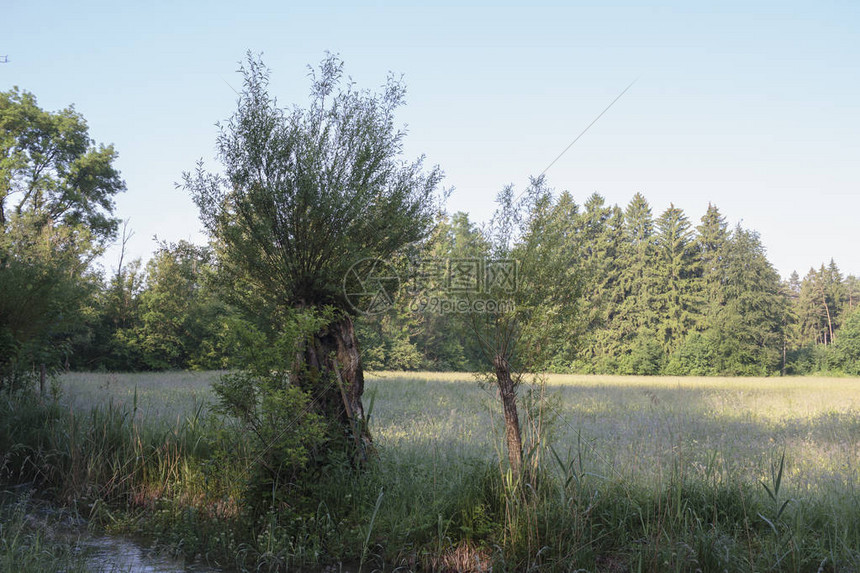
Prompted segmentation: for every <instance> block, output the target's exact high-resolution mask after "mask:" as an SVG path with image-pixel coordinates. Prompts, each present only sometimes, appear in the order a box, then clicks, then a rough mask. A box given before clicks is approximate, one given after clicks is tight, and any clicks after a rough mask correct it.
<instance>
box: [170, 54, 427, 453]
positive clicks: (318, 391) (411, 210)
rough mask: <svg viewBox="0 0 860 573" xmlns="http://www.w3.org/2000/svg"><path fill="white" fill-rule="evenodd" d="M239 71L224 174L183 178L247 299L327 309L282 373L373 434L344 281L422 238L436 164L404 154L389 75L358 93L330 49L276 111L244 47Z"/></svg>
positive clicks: (328, 412)
mask: <svg viewBox="0 0 860 573" xmlns="http://www.w3.org/2000/svg"><path fill="white" fill-rule="evenodd" d="M240 71H241V73H242V74H243V76H244V88H243V90H242V93H241V94H240V96H239V100H238V107H237V109H236V111H235V113H234V114H233V116H232V117H231V118H230V119H229V120H228V121H226V122H225V123H222V124H219V127H220V133H219V136H218V140H217V150H218V157H219V159H220V161H221V162H222V163H223V173H222V174H213V173H209V172H207V171H205V170H204V168H203V166H202V164H198V167H197V170H196V172H195V173H186V174H185V175H184V185H183V187H184V188H185V189H187V190H188V191H190V192H191V194H192V196H193V198H194V201H195V202H196V204H197V206H198V207H199V209H200V216H201V219H202V221H203V223H204V225H205V227H206V229H207V230H208V232H209V233H210V234H211V236H212V238H213V239H214V240H215V242H216V244H217V245H218V252H219V264H220V269H221V270H222V271H223V272H227V273H230V274H231V275H232V276H234V277H235V278H236V280H237V284H241V285H244V286H243V288H244V289H245V290H246V291H250V292H252V293H253V296H251V297H250V299H251V300H257V301H258V302H259V303H260V304H261V305H262V308H265V309H274V310H275V311H276V313H277V314H278V315H280V316H289V315H290V313H295V312H297V311H299V312H301V311H313V310H320V309H327V314H326V316H328V317H329V318H328V319H327V320H326V322H325V324H324V326H322V327H321V328H320V329H318V330H317V331H315V332H313V333H311V334H310V335H309V336H308V337H307V338H306V339H305V340H304V341H302V342H301V343H300V344H299V347H298V348H296V349H295V356H294V357H288V358H289V360H290V361H291V364H292V366H291V368H290V372H289V376H288V379H289V382H288V383H289V384H291V385H293V386H297V387H299V388H301V389H302V390H304V391H305V392H307V393H308V394H309V397H310V400H311V402H310V403H311V404H312V405H314V408H315V413H317V414H319V415H321V416H322V417H323V418H325V419H326V420H328V421H329V422H332V423H334V424H335V425H338V424H339V425H340V426H341V427H342V428H343V429H344V430H345V432H346V433H347V434H348V435H353V436H354V437H355V438H356V442H358V441H359V437H360V438H362V439H363V440H364V441H365V442H367V441H369V434H368V433H367V430H366V425H364V424H363V423H361V422H362V420H363V417H364V408H363V405H362V402H361V396H362V392H363V389H364V378H363V371H362V362H361V354H360V352H359V347H358V342H357V340H356V337H355V331H354V328H353V320H352V317H353V316H354V315H355V312H356V311H355V310H354V309H353V308H352V306H351V305H350V303H349V300H348V299H347V296H346V293H345V292H344V287H343V285H344V277H345V276H346V274H347V272H348V271H349V269H350V268H351V267H352V266H353V265H354V264H355V263H356V262H358V261H362V260H366V259H381V260H385V259H387V258H389V257H391V256H392V254H393V253H395V252H396V251H397V250H398V249H401V248H402V247H404V246H405V245H408V244H410V243H413V242H415V241H418V240H421V239H423V238H424V237H426V236H427V234H428V233H429V232H430V230H431V227H432V224H433V220H434V215H435V213H436V197H437V194H436V189H437V187H438V185H439V182H440V180H441V177H442V174H441V171H440V170H439V169H438V167H434V168H431V169H427V170H425V168H424V165H423V157H420V158H418V159H416V160H412V161H407V160H405V159H404V158H403V150H402V143H403V138H404V131H403V129H402V128H400V127H398V126H397V125H396V124H395V111H396V110H397V108H399V107H400V106H401V105H403V103H404V95H405V87H404V85H403V83H402V82H401V81H400V80H399V79H397V78H395V77H393V76H391V75H389V78H388V81H387V83H386V84H385V85H384V86H383V88H382V90H381V91H380V92H378V93H375V92H370V91H362V90H357V89H356V88H355V87H354V84H353V83H352V81H351V80H350V81H345V80H344V74H343V62H342V61H341V60H340V59H339V58H338V57H337V56H334V55H328V56H327V57H326V58H325V59H324V60H323V61H322V62H321V64H320V66H319V68H318V69H316V70H313V69H311V73H310V77H311V91H310V104H309V105H308V106H307V107H298V106H295V107H291V108H282V107H279V106H278V104H277V102H276V100H275V99H274V98H273V97H272V96H271V95H270V94H269V89H268V88H269V75H270V72H269V69H268V68H267V67H266V66H265V65H264V64H263V63H262V61H261V60H260V59H259V58H257V57H254V56H252V55H251V54H249V55H248V57H247V59H246V62H245V64H244V65H243V66H242V67H241V69H240ZM265 312H268V310H267V311H265ZM274 326H275V327H276V328H277V325H274ZM356 432H358V433H360V436H359V435H358V434H357V433H356Z"/></svg>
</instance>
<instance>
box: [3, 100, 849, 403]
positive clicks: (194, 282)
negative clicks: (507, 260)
mask: <svg viewBox="0 0 860 573" xmlns="http://www.w3.org/2000/svg"><path fill="white" fill-rule="evenodd" d="M0 127H2V130H3V133H4V134H5V137H4V138H3V139H2V140H0V386H3V385H4V384H7V383H8V384H14V383H15V381H16V380H17V379H19V378H22V377H23V378H26V377H31V376H32V375H33V373H34V372H38V371H41V372H45V371H46V370H56V369H62V368H73V369H81V370H94V369H95V370H98V369H104V370H111V371H134V370H163V369H185V368H199V369H217V368H233V367H241V365H243V364H247V363H248V360H249V359H253V356H254V353H255V352H258V351H259V349H260V348H261V347H263V346H265V345H267V344H270V342H271V340H273V339H275V338H276V337H275V334H276V332H275V330H274V329H275V327H274V326H273V324H274V323H275V322H276V321H273V320H271V318H272V312H273V311H272V308H276V307H277V305H278V304H279V301H276V300H269V299H265V298H261V297H260V296H258V295H259V293H257V292H255V290H254V289H255V288H256V287H255V286H253V285H251V284H245V283H243V282H242V281H238V282H237V281H232V282H231V281H230V279H228V278H227V277H229V276H231V275H230V273H229V272H223V271H226V269H219V264H223V260H224V259H225V257H223V256H222V257H219V253H218V249H219V245H218V244H217V243H215V242H213V244H212V245H211V246H207V247H200V246H195V245H192V244H190V243H187V242H179V243H177V244H167V243H164V244H160V245H159V246H158V249H157V250H156V252H155V253H154V255H153V257H152V259H151V260H150V261H149V262H148V263H147V264H146V265H145V266H144V265H143V264H142V263H141V262H140V261H132V262H123V261H122V260H121V261H120V263H119V265H118V267H119V268H118V269H117V270H116V271H115V272H112V273H110V274H109V275H106V274H104V273H100V272H98V271H96V270H95V267H94V265H93V261H94V260H95V259H96V258H97V257H98V256H99V255H101V254H103V253H104V249H105V247H106V245H108V244H110V243H111V242H112V241H115V240H117V235H118V231H119V223H120V220H119V219H118V218H117V217H115V216H114V197H115V195H116V194H117V193H120V192H122V191H124V189H125V183H124V181H123V180H122V179H121V178H120V174H119V172H118V171H117V170H116V169H115V167H114V161H115V159H116V156H117V154H116V152H115V150H114V149H113V147H112V146H104V145H96V144H95V142H93V141H92V140H91V139H90V137H89V132H88V126H87V124H86V121H85V120H84V118H83V117H82V116H81V115H80V114H78V113H77V112H76V111H75V110H74V108H72V107H69V108H67V109H64V110H61V111H58V112H49V111H45V110H42V109H41V108H39V107H38V105H37V103H36V98H35V97H34V96H33V95H32V94H30V93H28V92H25V91H19V90H17V89H13V90H11V91H8V92H0ZM535 185H537V187H534V186H535ZM543 185H544V181H543V179H539V180H534V181H533V182H532V190H534V189H537V188H538V187H540V188H543ZM506 197H507V199H508V200H509V201H511V200H513V199H515V197H514V193H513V190H512V188H507V189H505V190H504V191H503V192H502V193H501V194H500V197H499V198H500V206H501V205H502V204H503V200H504V199H505V198H506ZM531 197H534V198H535V199H534V202H533V204H529V203H528V202H529V201H531V200H532V199H530V198H531ZM537 198H541V199H537ZM516 199H518V200H519V199H522V200H524V201H525V203H524V204H523V205H521V207H522V208H521V209H520V208H517V209H513V210H511V209H508V210H505V209H501V208H500V210H499V211H497V213H496V216H495V218H494V219H493V221H491V223H490V224H488V225H486V226H485V227H479V226H478V225H476V224H475V223H474V222H472V221H470V220H469V217H468V215H466V214H464V213H455V214H453V215H440V216H439V217H438V220H437V221H436V225H435V230H434V232H433V233H431V235H430V236H429V237H426V238H425V239H423V240H422V241H421V242H420V243H419V244H414V245H412V246H411V247H410V248H409V249H408V252H404V253H403V255H402V257H401V258H400V259H399V260H390V261H384V263H385V264H386V265H389V266H391V268H392V269H393V272H394V274H395V275H397V276H398V277H399V278H400V279H401V280H400V288H399V289H397V290H396V292H392V293H388V292H386V293H384V294H385V295H386V296H385V297H383V298H385V301H386V302H387V303H388V304H387V305H386V308H385V312H382V313H372V314H366V313H365V314H361V313H358V315H359V316H358V318H357V321H356V329H357V332H358V337H359V342H360V344H361V345H362V352H363V360H364V363H365V365H366V366H367V367H369V368H371V369H382V368H385V369H407V370H408V369H432V370H464V371H468V370H481V369H483V368H484V367H485V366H486V364H487V362H486V358H487V357H485V356H482V352H483V350H482V345H481V344H480V335H479V334H478V333H479V332H480V330H481V329H480V328H476V320H478V319H481V318H482V317H481V316H478V315H480V314H483V319H485V320H492V318H491V317H490V318H489V319H488V318H487V313H492V309H493V307H492V305H491V306H489V307H488V306H486V305H485V304H482V305H481V306H480V307H478V306H474V307H470V308H469V310H470V311H469V312H463V311H462V307H459V306H457V305H456V304H451V303H457V302H458V301H463V300H464V299H468V298H469V297H470V296H472V295H474V294H475V293H472V292H469V289H468V288H467V289H465V292H463V289H452V288H451V287H452V285H453V286H458V285H455V284H454V283H456V282H457V281H460V280H461V279H464V278H465V279H470V278H476V275H475V273H477V274H480V272H483V271H482V269H483V270H486V269H485V266H482V263H481V261H484V262H487V261H491V260H492V259H494V257H496V256H497V255H498V253H499V252H502V251H505V252H506V249H504V248H502V247H504V245H505V244H506V242H510V244H514V243H516V241H517V237H515V236H512V235H511V234H516V232H517V231H516V229H520V231H519V232H527V234H528V241H525V242H524V244H525V245H527V247H528V248H527V252H525V253H524V256H525V255H527V256H526V257H525V259H524V260H523V261H519V262H520V263H522V268H520V269H519V270H520V272H521V273H522V276H521V277H520V278H521V279H525V280H521V281H520V282H519V284H516V282H515V283H514V284H512V285H510V286H511V287H512V288H530V287H528V286H527V285H533V286H532V287H531V288H532V290H535V292H537V290H541V289H535V287H534V285H546V284H548V283H552V284H555V283H559V284H558V288H551V289H548V290H547V292H552V293H554V294H553V296H556V297H561V298H563V299H564V301H560V300H556V301H549V300H547V301H541V300H538V299H539V297H538V296H535V297H528V296H527V297H522V296H520V297H513V298H516V299H517V300H519V301H520V303H521V304H523V301H526V302H525V304H529V305H534V306H535V308H534V309H529V311H528V312H526V314H528V315H531V316H542V319H541V320H543V321H544V322H545V326H546V328H545V331H546V332H552V333H553V336H552V342H551V343H541V344H544V348H541V349H535V348H533V349H528V348H522V349H518V351H519V352H532V353H534V352H537V351H539V352H538V353H539V354H540V355H541V356H542V357H543V356H549V357H550V358H549V359H544V358H541V364H540V367H541V368H545V369H549V370H555V371H560V372H588V373H613V374H614V373H617V374H676V375H687V374H689V375H721V374H724V375H771V374H777V373H786V374H804V373H812V372H834V373H847V374H860V313H858V312H857V311H856V309H857V306H858V304H860V287H858V281H857V278H856V277H854V276H847V277H845V276H843V275H842V273H841V272H840V270H839V268H838V267H837V265H836V263H835V262H833V261H831V262H830V263H829V264H823V265H821V266H820V267H819V268H818V269H817V270H816V269H814V268H813V269H810V270H809V272H808V273H807V274H806V275H805V276H804V277H803V278H802V279H801V278H800V276H799V275H798V274H797V273H794V274H792V276H791V277H790V278H789V279H788V280H786V281H782V280H780V277H779V276H778V274H777V272H776V271H775V270H774V268H773V266H772V265H771V264H770V262H768V260H767V257H766V253H765V250H764V248H763V247H762V244H761V241H760V238H759V236H758V234H757V233H756V232H755V231H752V230H749V229H744V228H743V227H741V226H739V225H738V226H735V227H730V226H729V224H728V223H727V221H726V220H725V218H724V217H723V216H722V215H721V214H720V212H719V210H718V209H717V207H716V206H713V205H711V206H709V208H708V209H707V211H706V213H705V214H704V215H703V216H702V217H701V219H699V220H697V221H691V220H690V219H689V218H688V216H687V215H686V214H685V213H684V212H683V211H682V210H681V209H678V208H676V207H674V206H671V207H669V208H668V209H666V210H665V211H664V212H663V213H662V214H660V215H659V216H657V217H655V216H654V214H653V213H652V210H651V208H650V206H649V204H648V202H647V200H646V199H645V197H644V196H642V195H641V194H636V195H635V196H634V197H633V199H632V200H631V201H630V203H629V204H628V205H627V206H625V207H624V208H623V209H622V208H621V207H619V206H617V205H615V206H610V205H607V204H606V202H605V200H604V199H603V198H602V197H601V196H599V195H597V194H594V195H592V196H590V197H588V198H587V200H586V201H585V202H584V203H583V204H581V205H580V204H578V203H577V202H576V201H575V200H574V198H573V196H572V195H571V194H569V193H566V192H565V193H557V194H553V193H543V192H541V193H535V194H527V195H525V196H523V195H522V194H518V196H517V197H516ZM515 202H517V201H515ZM506 213H507V214H506ZM365 215H367V214H366V213H365ZM360 216H362V214H361V213H360V212H358V211H356V212H355V213H353V214H351V215H350V217H352V218H353V219H346V221H351V222H352V223H354V222H355V220H356V219H355V218H356V217H360ZM506 217H507V218H511V217H514V218H516V217H524V218H525V219H524V220H522V221H513V220H506ZM332 224H334V223H332ZM339 224H344V221H341V222H340V223H339ZM356 228H360V231H361V233H363V234H362V235H361V236H367V237H376V234H378V233H383V232H385V230H384V228H383V227H381V226H373V227H372V228H366V229H365V228H364V227H362V226H361V224H358V225H357V227H356ZM523 229H526V230H527V231H522V230H523ZM319 236H320V237H324V236H325V235H324V232H321V234H320V235H319ZM324 243H325V241H320V245H321V246H320V248H323V247H326V245H325V244H324ZM360 247H361V245H355V248H346V247H344V248H342V249H341V251H342V253H341V254H342V255H343V257H344V262H346V259H347V258H348V257H349V256H350V255H355V253H356V252H362V251H361V248H360ZM220 248H222V249H223V245H222V246H221V247H220ZM523 248H525V247H523ZM499 249H501V251H500V250H499ZM339 252H340V251H339ZM356 258H359V259H361V257H360V256H356ZM219 259H221V260H222V262H220V263H219ZM421 261H424V262H428V261H429V262H430V263H431V264H429V265H424V266H423V267H422V266H421ZM309 264H310V263H309ZM559 266H562V267H563V268H558V267H559ZM416 267H418V268H419V271H420V272H419V274H421V273H423V274H425V275H428V276H429V275H433V280H432V281H430V283H432V284H430V283H426V284H415V281H414V278H415V276H414V275H415V268H416ZM499 268H501V267H499ZM469 269H471V271H472V273H473V274H472V276H470V275H468V272H466V274H462V271H464V270H465V271H469ZM550 271H551V272H550ZM455 272H456V273H461V275H458V276H457V277H453V274H454V273H455ZM558 277H564V278H563V279H562V280H560V279H559V278H558ZM329 278H330V279H331V285H333V284H334V283H335V282H337V281H336V280H335V278H334V277H329ZM425 278H427V277H425ZM337 280H340V278H339V277H338V278H337ZM452 281H453V282H452ZM370 282H371V283H374V281H370ZM390 282H391V281H390V279H389V278H386V279H385V280H384V281H382V282H380V281H376V282H375V283H374V284H376V285H377V286H379V285H382V284H383V283H385V284H388V283H390ZM468 283H469V281H468V280H466V282H465V283H463V284H462V285H459V286H464V285H465V286H469V285H468ZM331 285H329V287H330V288H334V287H333V286H331ZM329 287H327V288H329ZM494 292H496V294H499V293H501V294H502V295H504V292H505V288H502V289H498V288H497V289H496V290H495V291H494ZM343 294H344V293H340V292H339V293H328V295H331V296H334V298H335V299H337V300H340V298H341V297H342V296H343ZM477 294H480V293H477ZM509 294H510V293H509ZM335 295H336V296H335ZM540 296H543V295H540ZM390 297H394V299H393V300H389V298H390ZM435 299H438V300H442V301H444V302H445V303H446V304H437V305H433V304H424V303H425V302H427V301H428V300H430V301H432V300H435ZM571 300H575V302H576V305H577V307H576V308H575V312H572V313H571V312H570V309H571V305H570V304H568V303H569V302H570V301H571ZM416 302H418V303H420V304H416ZM466 302H469V301H468V300H467V301H466ZM479 302H481V301H479ZM490 302H504V301H490ZM562 302H563V303H564V304H561V303H562ZM467 306H468V305H467ZM239 308H242V309H244V312H239V311H238V310H237V309H239ZM559 308H564V309H565V312H564V313H559V312H558V311H557V309H559ZM248 309H252V312H251V313H249V312H248ZM357 310H368V309H357ZM374 310H378V308H376V309H374ZM533 311H536V312H533ZM515 322H516V321H514V323H515ZM484 326H486V324H485V325H484ZM515 338H516V337H515ZM546 345H550V346H551V348H549V351H548V349H547V347H546ZM42 365H44V368H43V367H42Z"/></svg>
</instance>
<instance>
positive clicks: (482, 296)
mask: <svg viewBox="0 0 860 573" xmlns="http://www.w3.org/2000/svg"><path fill="white" fill-rule="evenodd" d="M404 272H405V274H406V280H405V284H406V290H405V295H406V296H405V297H401V298H399V299H398V295H399V294H400V293H399V288H400V286H401V281H400V276H399V275H398V273H397V271H396V270H395V268H394V267H393V266H392V265H391V264H390V263H388V262H386V261H383V260H380V259H362V260H360V261H358V262H357V263H355V264H354V265H353V266H352V267H351V268H350V269H349V271H348V272H347V274H346V276H345V277H344V294H345V295H346V298H347V301H349V303H350V305H351V306H352V308H353V309H354V310H355V311H357V312H359V313H361V314H367V315H374V314H381V313H383V312H386V311H388V310H389V309H391V308H392V307H393V306H394V305H395V304H396V302H395V301H398V302H399V303H400V304H405V305H407V306H408V308H409V310H410V311H412V312H420V313H425V314H450V313H500V312H510V311H513V310H514V308H515V305H514V301H513V297H512V296H511V295H513V293H515V292H516V290H517V282H518V279H519V275H518V273H519V265H518V263H517V261H516V260H514V259H483V258H423V259H415V260H412V261H410V262H409V265H408V268H407V269H406V270H405V271H404Z"/></svg>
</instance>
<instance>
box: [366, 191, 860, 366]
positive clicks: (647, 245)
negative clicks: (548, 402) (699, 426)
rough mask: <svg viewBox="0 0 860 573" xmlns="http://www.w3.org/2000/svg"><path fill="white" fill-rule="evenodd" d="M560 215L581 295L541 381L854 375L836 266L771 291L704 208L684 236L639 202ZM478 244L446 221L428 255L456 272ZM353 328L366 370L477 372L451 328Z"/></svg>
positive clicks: (407, 320) (859, 343)
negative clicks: (454, 263) (554, 377)
mask: <svg viewBox="0 0 860 573" xmlns="http://www.w3.org/2000/svg"><path fill="white" fill-rule="evenodd" d="M570 200H571V199H569V198H568V201H570ZM564 202H565V200H564V199H562V200H560V203H564ZM564 216H565V217H566V220H565V221H559V224H564V225H566V226H567V228H568V229H569V232H568V234H567V236H568V238H569V241H570V246H569V247H570V252H571V253H574V254H573V256H571V260H570V265H571V267H572V268H575V269H576V276H577V277H578V280H579V281H580V282H581V293H582V296H581V299H580V307H579V312H578V319H576V320H575V321H574V322H573V323H570V324H568V325H567V332H568V333H569V338H568V340H567V341H564V343H563V344H560V345H559V348H558V351H557V352H556V357H555V359H554V360H553V361H552V362H551V364H549V365H548V367H549V368H550V369H552V370H555V371H559V372H581V373H604V374H669V375H756V376H759V375H772V374H778V373H787V374H807V373H813V372H835V373H839V372H841V373H847V374H860V313H857V312H855V311H856V308H857V305H858V302H860V285H858V281H857V278H856V277H854V276H848V277H843V275H842V274H841V272H840V271H839V269H838V267H837V265H836V263H835V262H833V261H831V262H830V263H829V265H822V266H821V267H820V269H819V270H814V269H810V270H809V272H808V274H807V275H806V276H805V277H804V278H803V279H802V280H801V279H800V278H799V276H798V275H797V273H793V274H792V276H791V278H790V279H789V280H787V281H781V280H780V277H779V275H778V274H777V272H776V271H775V269H774V268H773V266H772V265H771V264H770V262H769V261H768V259H767V257H766V253H765V249H764V247H763V246H762V244H761V240H760V238H759V235H758V233H756V232H755V231H752V230H749V229H744V228H743V227H741V226H740V225H738V226H735V227H733V228H732V227H730V226H729V224H728V223H727V221H726V219H725V218H724V217H723V216H722V215H721V214H720V211H719V209H718V208H717V207H716V206H714V205H709V207H708V209H707V211H706V213H705V214H704V215H703V216H702V217H701V219H700V220H699V221H697V222H695V223H694V222H691V221H690V219H689V218H688V217H687V216H686V214H685V213H684V212H683V211H682V210H681V209H678V208H677V207H675V206H670V207H669V208H668V209H666V210H665V211H664V212H663V213H662V214H660V215H659V216H658V217H654V215H653V213H652V210H651V208H650V206H649V204H648V202H647V200H646V199H645V197H644V196H642V195H641V194H638V193H637V194H636V195H635V196H634V197H633V199H632V200H631V201H630V203H629V204H628V205H627V206H626V207H625V208H623V209H622V208H621V207H619V206H615V205H613V206H610V205H607V204H606V202H605V200H604V199H603V197H601V196H600V195H598V194H593V195H592V196H590V197H589V198H588V199H587V200H586V201H585V203H584V204H583V205H582V206H576V205H575V206H574V208H573V209H570V208H568V209H566V210H564ZM484 244H486V242H485V241H484V239H483V237H482V233H481V230H480V229H478V228H477V227H476V226H475V225H474V224H472V223H471V222H470V221H469V219H468V217H467V216H466V215H465V214H462V213H459V214H456V215H454V216H453V217H450V218H446V219H445V220H444V221H442V223H441V224H440V227H439V231H438V233H437V236H436V239H435V242H434V243H433V246H432V249H433V255H435V256H441V257H447V258H449V259H451V260H457V259H459V258H462V257H464V256H465V257H468V256H480V255H481V253H482V248H483V247H482V245H484ZM365 327H366V330H367V331H368V332H367V333H366V334H365V337H364V339H365V341H366V344H368V346H369V348H368V350H367V352H368V355H369V359H370V360H371V361H375V363H374V366H377V367H383V368H442V369H447V368H451V369H478V368H479V364H480V356H479V355H478V354H477V352H478V348H477V345H473V344H469V341H470V333H469V331H468V328H467V327H464V322H463V321H462V320H460V318H459V317H457V316H427V315H417V316H416V315H414V314H409V313H403V312H399V313H395V314H393V315H392V316H385V317H381V318H377V319H374V320H371V321H367V322H366V323H365Z"/></svg>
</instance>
